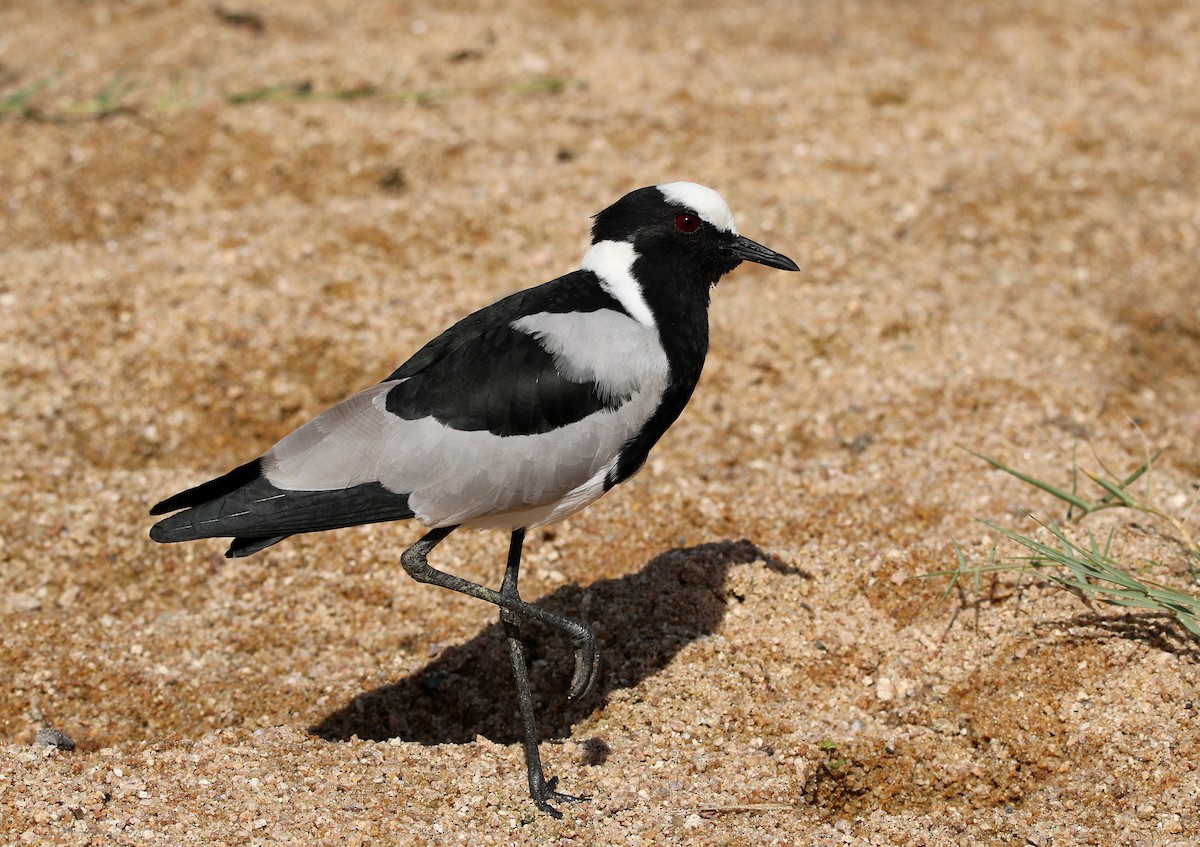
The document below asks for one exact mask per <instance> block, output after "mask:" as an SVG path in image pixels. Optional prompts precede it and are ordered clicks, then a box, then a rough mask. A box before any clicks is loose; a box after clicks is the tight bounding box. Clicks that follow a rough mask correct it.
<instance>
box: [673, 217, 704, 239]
mask: <svg viewBox="0 0 1200 847" xmlns="http://www.w3.org/2000/svg"><path fill="white" fill-rule="evenodd" d="M675 228H676V229H677V230H679V231H680V232H685V233H687V234H688V235H691V234H692V233H693V232H695V231H696V230H698V229H699V228H700V219H699V218H698V217H696V216H695V215H676V216H675Z"/></svg>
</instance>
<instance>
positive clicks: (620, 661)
mask: <svg viewBox="0 0 1200 847" xmlns="http://www.w3.org/2000/svg"><path fill="white" fill-rule="evenodd" d="M755 561H765V562H766V563H767V567H769V568H771V569H772V570H776V571H780V572H783V573H787V574H791V575H798V576H803V575H804V574H803V573H802V572H801V571H799V570H797V569H795V568H792V567H790V566H788V565H785V564H783V563H781V562H780V561H778V560H777V559H775V558H774V557H772V556H770V555H768V554H766V553H764V552H763V551H762V550H760V549H759V548H758V547H757V546H755V545H754V544H752V543H750V542H749V541H722V542H717V543H712V544H702V545H699V546H697V547H690V548H687V549H678V550H671V551H670V552H667V553H664V554H663V555H661V556H658V557H656V558H654V559H653V560H651V561H650V563H649V564H647V565H646V567H645V568H643V569H642V570H641V571H639V572H638V573H634V574H630V575H629V576H624V577H620V578H619V579H606V580H601V581H599V582H595V583H593V584H592V585H590V586H588V587H587V588H580V587H578V586H575V585H571V586H566V587H564V588H560V589H559V590H557V591H555V592H554V593H553V594H550V595H548V596H546V597H542V598H539V599H538V600H537V603H538V605H539V606H542V607H544V608H546V609H550V610H552V611H554V612H558V613H560V614H564V615H566V616H568V617H574V618H576V619H583V620H588V621H590V622H591V623H592V625H593V626H594V627H595V628H596V634H597V636H598V637H599V639H600V650H601V662H602V665H601V670H600V677H599V679H598V680H597V682H596V685H595V686H594V687H593V689H592V691H591V692H590V693H589V694H588V695H587V696H586V697H584V698H583V699H581V700H578V701H571V700H568V699H567V696H566V692H567V687H568V683H569V681H570V674H571V670H572V662H573V657H572V652H571V649H570V643H569V641H568V640H567V639H566V638H564V637H563V636H562V635H561V634H559V633H558V632H556V631H554V630H552V629H550V628H548V627H546V626H544V625H541V624H536V623H528V624H525V625H524V626H523V627H522V632H523V633H524V635H525V640H526V645H527V648H528V649H527V655H528V656H529V662H530V666H531V676H532V680H533V689H534V700H535V703H536V709H537V715H538V728H539V731H540V735H541V737H542V739H543V740H545V739H549V738H561V737H565V736H566V735H568V734H569V733H570V731H571V726H572V725H573V724H575V723H576V722H577V721H579V720H581V719H582V718H584V717H586V716H587V715H588V714H590V713H591V712H592V711H593V710H595V709H597V708H599V707H600V706H602V705H603V704H604V702H605V700H606V699H607V697H608V695H609V693H610V692H612V691H613V690H615V689H618V688H631V687H633V686H636V685H637V684H638V682H640V681H641V680H642V679H644V678H646V677H648V676H650V675H651V674H654V673H656V672H658V671H659V670H661V669H662V668H663V667H665V666H666V665H667V663H669V662H670V661H671V659H672V658H673V657H674V656H675V654H676V653H678V652H679V650H681V649H682V648H683V647H684V646H685V645H687V644H688V643H689V642H691V641H694V640H695V639H698V638H703V637H704V636H706V635H709V634H711V633H713V632H715V631H716V629H717V627H718V626H720V624H721V620H722V619H723V618H724V615H725V609H726V607H727V605H728V604H729V603H730V602H735V603H736V602H740V599H741V598H738V597H737V596H736V595H734V594H732V593H731V592H729V591H728V590H727V589H726V587H725V579H726V574H727V573H728V571H729V569H730V568H731V567H732V566H734V565H740V564H746V563H749V562H755ZM310 732H312V733H313V734H315V735H319V736H321V737H323V738H326V739H328V740H331V741H345V740H348V739H350V738H351V737H352V736H358V737H359V738H362V739H367V740H372V741H383V740H386V739H389V738H399V739H401V740H404V741H415V742H418V743H421V744H446V743H455V744H462V743H467V742H471V741H474V740H475V737H476V736H477V735H482V736H484V737H486V738H489V739H491V740H492V741H494V742H496V743H498V744H513V743H516V742H519V741H520V738H521V736H520V729H519V723H518V719H517V707H516V693H515V690H514V687H513V682H512V673H511V671H510V669H509V664H508V651H507V647H506V645H505V642H504V630H503V628H502V627H501V626H500V624H499V622H497V623H494V624H492V625H490V626H488V627H487V628H486V629H484V630H483V631H482V632H480V633H479V634H478V635H476V636H475V637H474V638H472V639H471V640H470V641H468V642H466V643H465V644H462V645H459V646H457V647H453V648H450V649H447V650H445V651H444V652H443V653H441V654H440V655H439V656H438V657H437V658H436V659H435V660H434V661H432V662H431V663H430V664H428V665H426V666H425V667H424V668H422V669H421V670H420V671H417V672H416V673H414V674H412V675H411V676H408V677H407V678H405V679H402V680H400V681H399V682H396V683H393V684H390V685H385V686H383V687H381V688H377V689H375V690H373V691H367V692H364V693H363V694H360V695H358V696H356V697H355V698H354V699H353V700H351V701H350V702H349V703H347V704H346V705H345V706H342V707H341V708H340V709H338V710H337V711H335V712H333V713H331V714H329V715H327V716H326V717H325V718H324V720H322V721H321V722H320V723H319V724H317V725H316V726H313V727H311V728H310Z"/></svg>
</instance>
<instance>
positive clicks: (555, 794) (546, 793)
mask: <svg viewBox="0 0 1200 847" xmlns="http://www.w3.org/2000/svg"><path fill="white" fill-rule="evenodd" d="M556 785H558V777H556V776H552V777H550V778H549V779H548V780H546V781H545V782H544V783H542V785H541V787H540V788H539V789H538V790H536V791H535V792H534V793H533V802H534V803H536V804H537V807H538V808H539V809H541V810H542V811H543V812H545V813H546V814H548V815H550V816H551V817H553V818H556V819H558V820H562V816H563V814H562V812H560V811H559V810H558V809H556V808H554V807H553V806H551V805H550V801H552V800H553V801H554V802H555V803H582V802H585V801H587V800H591V799H592V798H591V797H576V796H575V795H573V794H563V793H562V792H561V791H555V790H554V786H556Z"/></svg>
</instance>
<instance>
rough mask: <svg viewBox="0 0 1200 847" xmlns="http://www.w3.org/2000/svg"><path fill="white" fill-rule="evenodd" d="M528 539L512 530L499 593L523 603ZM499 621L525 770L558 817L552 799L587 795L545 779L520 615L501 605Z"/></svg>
mask: <svg viewBox="0 0 1200 847" xmlns="http://www.w3.org/2000/svg"><path fill="white" fill-rule="evenodd" d="M524 542H525V530H524V529H517V530H514V531H513V534H512V542H511V543H510V544H509V548H508V566H507V567H506V568H505V570H504V583H503V584H502V585H501V587H500V595H501V596H502V597H506V598H508V599H510V600H513V601H517V602H520V601H521V596H520V594H519V593H518V592H517V578H518V575H519V574H520V570H521V547H522V545H523V544H524ZM500 621H501V623H503V624H504V633H505V635H506V636H508V657H509V660H510V661H511V662H512V669H513V678H514V679H515V680H516V683H517V707H518V708H519V710H520V712H521V726H522V728H523V729H524V732H525V769H526V771H527V772H528V774H529V794H530V796H532V797H533V801H534V802H535V803H537V806H538V808H539V809H541V810H542V811H543V812H546V813H548V814H550V815H552V816H554V817H556V818H561V817H562V812H560V811H559V810H558V809H556V808H554V807H553V806H551V805H550V801H551V800H555V801H559V802H573V801H577V800H586V799H588V798H586V797H575V796H572V795H570V794H563V793H562V792H560V791H555V790H554V787H555V785H556V784H557V783H558V777H551V778H550V779H549V780H547V779H546V774H545V772H544V771H543V770H542V755H541V752H540V751H539V750H538V733H537V719H536V718H535V717H534V714H533V691H532V689H531V687H530V684H529V667H528V665H526V664H525V643H524V642H523V641H521V617H520V615H519V614H517V613H516V612H513V611H510V610H509V609H507V608H505V607H503V606H501V607H500Z"/></svg>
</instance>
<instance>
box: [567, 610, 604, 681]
mask: <svg viewBox="0 0 1200 847" xmlns="http://www.w3.org/2000/svg"><path fill="white" fill-rule="evenodd" d="M579 627H580V629H581V630H582V633H581V635H580V637H579V638H578V640H576V642H575V672H574V673H573V674H572V675H571V688H570V690H568V691H567V697H569V698H570V699H572V700H578V699H579V698H580V697H582V696H584V695H585V694H587V693H588V692H589V691H591V690H592V685H593V684H595V682H596V676H597V672H598V671H599V670H600V652H599V651H598V650H597V649H596V633H595V631H594V630H593V629H592V628H591V627H590V626H588V625H587V624H585V623H580V624H579Z"/></svg>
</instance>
